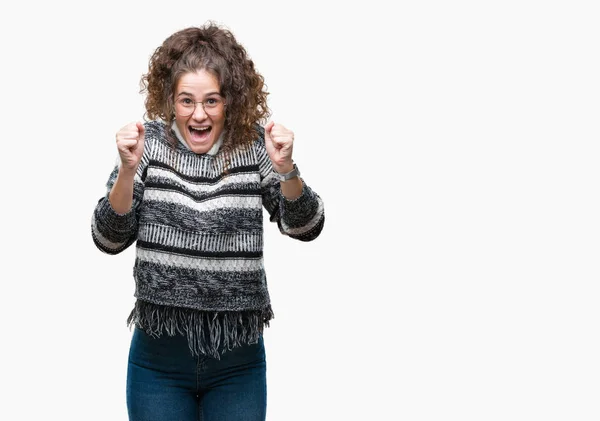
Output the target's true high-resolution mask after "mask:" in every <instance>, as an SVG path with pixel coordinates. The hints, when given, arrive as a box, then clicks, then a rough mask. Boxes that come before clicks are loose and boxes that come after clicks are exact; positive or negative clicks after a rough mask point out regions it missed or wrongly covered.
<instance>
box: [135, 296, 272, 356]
mask: <svg viewBox="0 0 600 421" xmlns="http://www.w3.org/2000/svg"><path fill="white" fill-rule="evenodd" d="M273 317H274V315H273V310H272V309H271V306H270V305H268V306H267V307H266V308H264V309H262V310H242V311H202V310H194V309H189V308H181V307H171V306H165V305H159V304H154V303H150V302H147V301H143V300H139V299H138V300H136V303H135V307H134V308H133V310H132V311H131V314H130V315H129V317H128V318H127V325H128V326H129V328H131V327H132V325H134V324H135V325H136V326H137V327H139V328H140V329H142V330H143V331H145V332H146V333H147V334H148V335H150V336H152V337H155V338H158V337H160V336H161V335H162V334H163V333H166V334H168V335H169V336H175V335H176V334H179V335H184V336H186V337H187V342H188V345H189V348H190V352H191V353H192V355H194V356H201V355H204V356H210V357H213V358H216V359H220V355H221V354H222V353H224V352H225V351H230V350H232V349H233V348H237V347H240V346H243V345H246V344H255V343H257V342H258V340H259V338H260V336H261V335H262V333H263V330H264V327H265V326H269V320H271V319H273Z"/></svg>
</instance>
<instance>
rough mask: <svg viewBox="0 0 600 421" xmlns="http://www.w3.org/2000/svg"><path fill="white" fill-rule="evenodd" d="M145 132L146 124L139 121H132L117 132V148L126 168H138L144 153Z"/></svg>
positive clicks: (122, 165) (130, 169)
mask: <svg viewBox="0 0 600 421" xmlns="http://www.w3.org/2000/svg"><path fill="white" fill-rule="evenodd" d="M144 134H145V129H144V125H143V124H142V123H140V122H139V121H138V122H136V123H130V124H128V125H127V126H125V127H123V128H122V129H121V130H119V131H118V132H117V136H116V137H117V149H118V150H119V156H120V157H121V167H122V168H123V169H124V170H127V171H133V172H135V171H136V170H137V167H138V165H139V163H140V160H141V159H142V154H143V153H144Z"/></svg>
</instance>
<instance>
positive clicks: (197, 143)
mask: <svg viewBox="0 0 600 421" xmlns="http://www.w3.org/2000/svg"><path fill="white" fill-rule="evenodd" d="M185 141H186V142H187V144H188V147H189V148H190V150H191V151H192V152H194V153H197V154H203V153H206V152H208V151H210V148H212V146H213V144H214V143H215V141H214V139H213V137H212V136H209V137H207V138H206V139H194V138H192V137H188V138H187V139H186V140H185Z"/></svg>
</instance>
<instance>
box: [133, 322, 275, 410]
mask: <svg viewBox="0 0 600 421" xmlns="http://www.w3.org/2000/svg"><path fill="white" fill-rule="evenodd" d="M127 410H128V412H129V419H130V421H188V420H190V421H191V420H193V421H264V420H265V417H266V411H267V380H266V360H265V348H264V343H263V339H262V337H261V338H260V340H259V342H258V343H257V344H254V345H247V346H244V347H240V348H234V349H233V350H231V351H227V352H225V353H224V354H223V355H221V359H220V360H217V359H215V358H210V357H194V356H193V355H192V354H191V353H190V350H189V348H188V345H187V340H186V338H185V337H184V336H180V335H177V336H168V335H166V334H165V335H162V336H161V337H160V338H152V337H151V336H149V335H147V334H146V333H144V331H143V330H141V329H138V328H135V330H134V332H133V338H132V340H131V348H130V350H129V364H128V368H127Z"/></svg>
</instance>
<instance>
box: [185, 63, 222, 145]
mask: <svg viewBox="0 0 600 421" xmlns="http://www.w3.org/2000/svg"><path fill="white" fill-rule="evenodd" d="M220 93H221V89H220V86H219V81H218V80H217V78H216V77H215V76H214V75H212V74H211V73H209V72H207V71H206V70H198V71H196V72H193V73H192V72H190V73H185V74H183V75H182V76H181V77H180V78H179V81H178V82H177V86H176V87H175V92H174V100H175V124H177V128H178V129H179V133H181V135H182V136H183V138H184V140H185V142H186V143H187V145H188V147H189V148H190V149H191V150H192V151H193V152H195V153H197V154H203V153H206V152H208V151H209V150H210V148H211V147H212V146H213V145H214V143H215V142H216V141H217V139H219V136H220V135H221V133H223V129H224V127H225V104H224V99H223V98H222V97H221V95H220ZM194 104H195V105H194Z"/></svg>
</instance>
